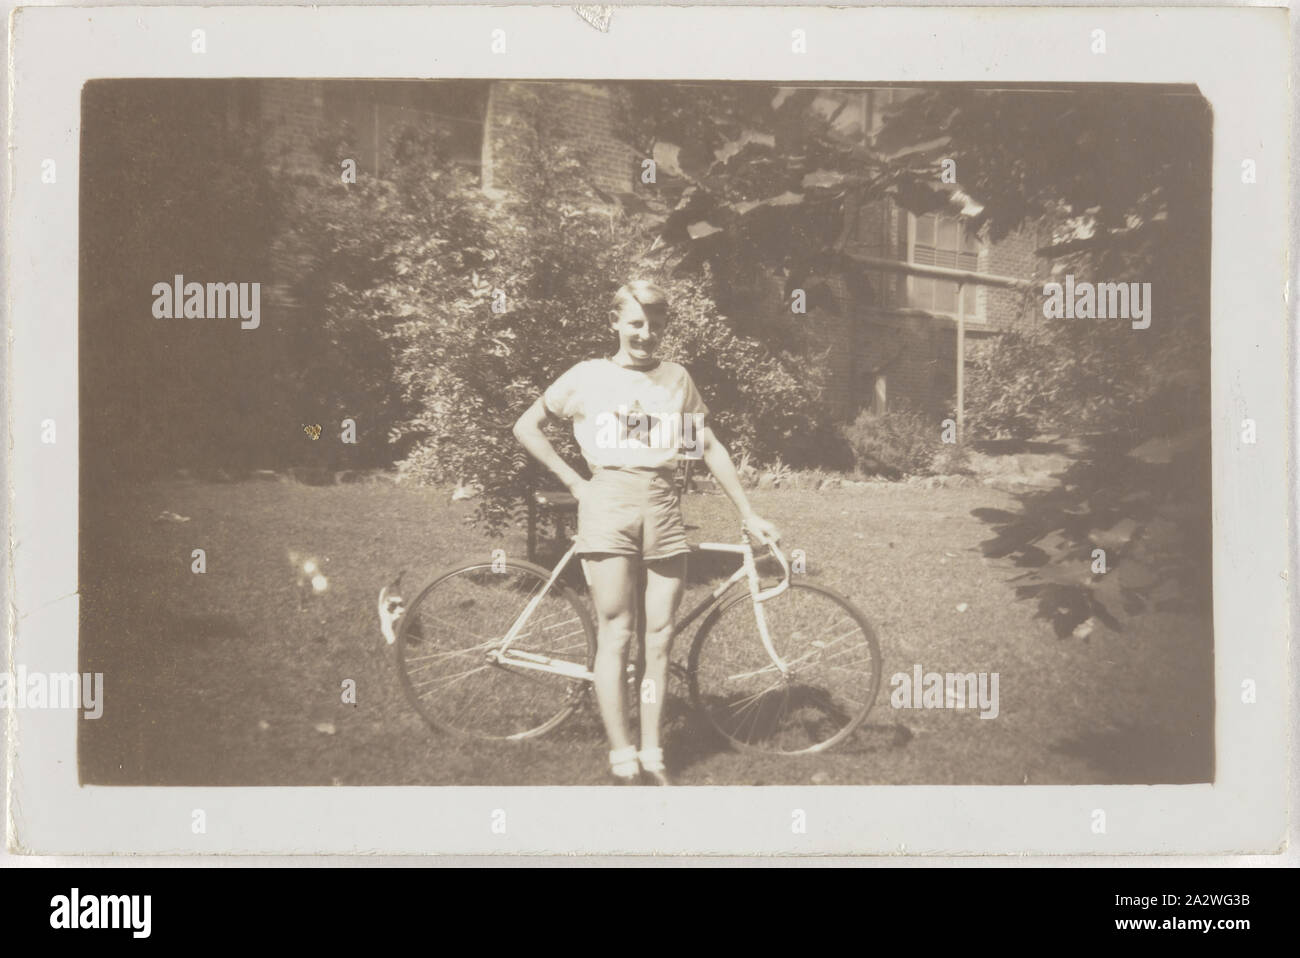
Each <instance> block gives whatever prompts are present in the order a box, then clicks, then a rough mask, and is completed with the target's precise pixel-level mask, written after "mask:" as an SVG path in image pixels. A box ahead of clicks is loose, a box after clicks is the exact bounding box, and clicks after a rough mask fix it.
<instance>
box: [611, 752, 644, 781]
mask: <svg viewBox="0 0 1300 958" xmlns="http://www.w3.org/2000/svg"><path fill="white" fill-rule="evenodd" d="M609 768H610V771H612V772H613V773H614V774H615V775H617V776H619V777H620V778H632V777H634V776H635V775H636V773H637V772H638V771H640V766H639V765H637V761H636V746H635V745H629V746H627V747H626V748H615V749H610V752H609Z"/></svg>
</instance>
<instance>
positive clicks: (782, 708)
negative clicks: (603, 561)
mask: <svg viewBox="0 0 1300 958" xmlns="http://www.w3.org/2000/svg"><path fill="white" fill-rule="evenodd" d="M761 608H762V610H763V615H764V616H765V618H766V621H767V626H768V631H769V634H770V635H771V637H772V645H773V647H774V648H775V649H776V652H777V654H778V655H779V656H780V657H781V659H782V660H783V661H784V662H785V664H786V666H787V669H788V671H787V674H785V675H782V674H781V672H780V670H779V669H778V668H777V666H776V665H775V664H774V663H773V662H772V659H771V657H770V656H769V655H768V654H767V650H766V649H765V648H764V647H763V643H762V641H761V639H760V637H759V632H758V625H757V623H756V622H755V619H754V608H753V603H752V600H751V598H750V594H749V593H748V592H741V593H737V594H735V595H734V596H732V597H731V598H730V599H728V600H726V601H724V602H723V604H722V605H720V606H719V607H718V608H716V609H714V610H713V612H712V613H710V614H709V617H708V619H706V620H705V622H704V624H703V625H701V626H700V631H699V633H698V634H697V635H696V637H695V642H694V643H693V644H692V646H691V653H690V660H689V671H690V682H691V697H692V700H693V701H694V704H695V707H696V709H697V710H698V711H699V712H700V713H702V714H703V715H704V716H705V717H706V718H707V719H708V721H709V723H710V724H711V725H712V726H713V727H714V728H715V729H716V730H717V731H718V732H719V733H720V734H721V735H722V736H723V737H724V738H726V739H727V740H728V741H729V742H730V743H731V744H732V745H734V746H735V747H736V748H739V749H742V750H746V751H754V752H768V753H777V754H783V755H797V754H801V753H808V752H821V751H825V750H826V749H828V748H831V747H832V746H834V745H835V744H837V743H839V742H842V741H843V740H844V739H845V738H847V737H848V736H849V735H850V734H851V733H852V732H853V730H854V729H855V728H857V727H858V725H860V724H861V723H862V721H863V719H865V718H866V716H867V712H869V711H870V710H871V706H872V705H873V704H874V703H875V700H876V694H877V693H878V692H879V690H880V673H881V657H880V646H879V643H878V642H877V641H876V633H875V630H874V629H872V627H871V623H870V622H868V621H867V619H866V617H865V616H864V615H863V614H862V613H861V612H860V611H858V609H856V608H855V607H854V606H853V604H852V603H850V602H849V601H848V600H847V599H845V598H844V597H843V596H840V595H838V594H836V593H835V592H832V591H831V590H830V589H826V588H823V587H822V586H819V585H812V584H810V583H806V582H794V583H791V584H790V588H789V589H788V590H786V592H784V593H783V594H781V595H779V596H777V597H776V598H773V599H769V600H768V601H766V602H764V603H762V604H761Z"/></svg>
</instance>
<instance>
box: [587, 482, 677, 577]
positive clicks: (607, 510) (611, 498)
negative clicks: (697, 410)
mask: <svg viewBox="0 0 1300 958" xmlns="http://www.w3.org/2000/svg"><path fill="white" fill-rule="evenodd" d="M574 542H575V544H576V545H577V547H578V554H579V555H595V554H602V555H627V556H639V557H640V558H641V559H642V560H644V561H653V560H655V559H666V558H668V557H669V556H675V555H681V554H682V553H685V552H689V551H690V547H689V546H688V545H687V543H686V524H685V522H683V521H682V508H681V498H680V496H679V495H678V492H677V485H676V483H675V482H674V481H673V472H672V470H663V469H637V468H611V467H605V468H597V469H596V470H595V472H594V473H593V475H592V477H591V486H590V488H589V490H588V492H587V494H586V495H585V496H583V497H582V499H581V500H579V502H578V534H577V536H576V537H575V538H574Z"/></svg>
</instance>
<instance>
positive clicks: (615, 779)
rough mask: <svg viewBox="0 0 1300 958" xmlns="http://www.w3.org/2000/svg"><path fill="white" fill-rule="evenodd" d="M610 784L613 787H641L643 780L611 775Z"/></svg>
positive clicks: (630, 776)
mask: <svg viewBox="0 0 1300 958" xmlns="http://www.w3.org/2000/svg"><path fill="white" fill-rule="evenodd" d="M609 784H611V785H640V784H641V779H640V777H639V776H636V775H615V774H614V773H613V772H610V773H609Z"/></svg>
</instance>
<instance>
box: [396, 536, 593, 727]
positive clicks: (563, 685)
mask: <svg viewBox="0 0 1300 958" xmlns="http://www.w3.org/2000/svg"><path fill="white" fill-rule="evenodd" d="M550 576H551V573H550V571H549V570H547V569H543V568H542V567H541V566H538V565H534V564H533V563H531V562H524V561H520V560H503V561H502V562H501V563H490V562H482V563H471V564H469V565H464V566H460V567H459V568H456V569H451V570H449V571H447V572H444V573H442V574H441V575H439V576H438V577H437V578H436V579H434V580H433V581H432V582H431V583H429V585H427V586H426V587H425V588H424V590H423V591H422V592H420V594H419V595H418V596H417V597H416V599H415V601H414V602H412V603H411V606H410V608H409V609H408V610H407V611H406V613H405V614H404V615H403V616H402V621H401V625H400V627H399V630H398V634H397V663H398V673H399V674H400V676H401V680H402V689H403V691H404V693H405V694H406V697H407V699H408V701H410V703H411V705H412V706H414V708H415V710H416V711H417V712H419V714H420V716H421V717H422V718H423V719H424V720H425V722H426V723H428V724H429V725H430V727H432V728H434V729H437V730H439V731H444V732H451V733H454V734H458V735H464V736H468V737H471V738H478V739H488V740H493V741H521V740H523V739H529V738H535V737H537V736H539V735H544V734H545V733H547V732H549V731H551V730H552V729H554V728H555V727H556V726H557V725H559V724H560V723H561V722H563V721H564V720H565V719H566V718H568V717H569V716H570V715H571V714H573V712H574V711H575V710H576V709H577V708H578V706H579V705H581V704H582V701H583V699H584V697H585V693H586V686H587V684H588V683H587V682H586V681H584V680H581V679H569V678H566V677H564V676H560V675H555V674H550V673H545V672H538V671H535V670H531V669H523V668H518V667H515V666H509V665H499V664H492V663H490V662H488V661H487V659H486V653H487V650H488V649H490V648H493V647H495V646H498V645H499V644H500V642H501V640H503V639H504V637H505V633H506V631H507V630H508V629H509V627H510V625H511V624H512V623H513V622H514V621H515V619H516V618H518V616H519V614H520V613H521V612H523V610H524V608H525V606H526V605H527V604H528V601H529V599H530V597H531V596H532V595H533V594H535V591H536V590H540V589H541V588H542V587H544V586H545V584H546V582H547V580H548V579H549V578H550ZM557 617H559V618H560V621H559V622H556V621H555V619H556V618H557ZM561 630H562V631H561ZM548 631H549V632H551V633H552V634H551V635H547V634H546V633H547V632H548ZM557 632H558V633H559V634H555V633H557ZM465 635H468V636H470V637H471V638H472V639H474V640H476V641H475V642H474V643H473V644H471V645H468V646H463V645H462V644H461V643H463V638H458V636H460V637H463V636H465ZM511 648H512V649H515V650H521V651H527V652H534V653H539V654H544V655H548V656H552V657H555V658H565V659H570V660H572V661H573V662H575V663H581V664H582V665H584V666H586V668H587V669H590V668H591V667H592V664H593V662H594V661H595V656H596V630H595V628H594V626H593V625H592V622H591V617H590V616H589V615H588V613H587V610H586V608H585V607H584V606H583V604H582V603H581V602H580V601H579V600H578V598H577V596H576V595H574V593H573V591H572V590H571V589H569V588H568V587H567V586H565V585H563V584H562V583H560V582H558V581H557V582H556V583H555V585H554V586H552V588H551V591H550V593H549V594H548V595H547V596H546V597H545V598H544V599H543V600H542V603H541V604H540V605H539V606H538V607H537V609H536V610H534V613H533V615H532V616H531V617H530V619H529V623H528V625H527V626H526V628H525V630H524V631H523V632H522V633H521V634H520V635H519V636H518V637H517V638H516V640H515V641H514V642H513V643H512V644H511ZM475 662H478V663H479V664H478V665H475V664H474V663H475ZM457 669H459V670H460V671H459V672H457V671H456V670H457ZM448 673H450V674H448ZM473 704H477V706H478V708H477V710H476V711H474V712H473V713H472V714H468V713H469V712H470V709H469V706H470V705H473Z"/></svg>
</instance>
